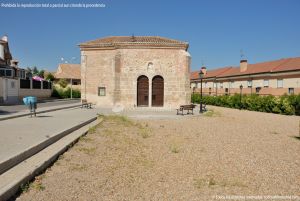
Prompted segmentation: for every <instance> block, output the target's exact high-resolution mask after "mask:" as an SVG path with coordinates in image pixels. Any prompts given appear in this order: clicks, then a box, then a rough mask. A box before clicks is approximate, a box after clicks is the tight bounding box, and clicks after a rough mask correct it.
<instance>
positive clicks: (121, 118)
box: [104, 115, 134, 126]
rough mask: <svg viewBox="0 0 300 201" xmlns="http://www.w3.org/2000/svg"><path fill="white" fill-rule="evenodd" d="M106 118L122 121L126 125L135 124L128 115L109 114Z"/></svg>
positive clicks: (107, 119)
mask: <svg viewBox="0 0 300 201" xmlns="http://www.w3.org/2000/svg"><path fill="white" fill-rule="evenodd" d="M104 119H105V120H106V121H113V122H116V123H121V124H122V125H124V126H132V125H134V123H133V121H131V120H130V119H129V118H128V117H126V116H122V115H108V116H105V117H104Z"/></svg>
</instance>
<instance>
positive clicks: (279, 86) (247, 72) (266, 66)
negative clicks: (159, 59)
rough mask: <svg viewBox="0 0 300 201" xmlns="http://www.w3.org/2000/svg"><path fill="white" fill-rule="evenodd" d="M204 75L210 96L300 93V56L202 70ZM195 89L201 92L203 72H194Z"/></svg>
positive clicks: (192, 75)
mask: <svg viewBox="0 0 300 201" xmlns="http://www.w3.org/2000/svg"><path fill="white" fill-rule="evenodd" d="M201 70H202V72H203V73H204V76H203V79H202V91H203V93H204V94H207V95H224V94H228V95H230V94H234V93H241V92H242V93H243V94H254V93H255V94H259V95H275V96H280V95H283V94H299V93H300V57H295V58H285V59H279V60H274V61H268V62H261V63H256V64H249V63H248V61H247V60H241V61H240V66H237V67H233V66H229V67H222V68H216V69H213V70H207V69H206V67H202V68H201ZM190 78H191V88H192V90H193V92H200V87H201V86H200V81H201V80H200V77H199V71H195V72H191V75H190Z"/></svg>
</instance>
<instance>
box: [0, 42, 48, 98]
mask: <svg viewBox="0 0 300 201" xmlns="http://www.w3.org/2000/svg"><path fill="white" fill-rule="evenodd" d="M18 63H19V62H18V61H17V60H15V59H13V57H12V55H11V52H10V50H9V42H8V37H7V36H3V37H2V38H1V39H0V104H14V103H18V102H19V101H20V100H21V99H22V98H23V97H24V96H36V97H38V98H48V97H50V96H51V93H52V85H51V83H50V82H48V81H42V82H38V81H34V80H32V79H31V78H30V77H29V73H28V72H27V71H26V70H25V69H23V68H20V67H19V66H18Z"/></svg>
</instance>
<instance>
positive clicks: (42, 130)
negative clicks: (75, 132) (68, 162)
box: [0, 108, 98, 174]
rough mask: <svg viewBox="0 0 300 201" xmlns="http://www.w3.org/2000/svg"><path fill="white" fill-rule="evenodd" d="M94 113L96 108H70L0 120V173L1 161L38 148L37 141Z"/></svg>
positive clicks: (3, 161) (72, 125)
mask: <svg viewBox="0 0 300 201" xmlns="http://www.w3.org/2000/svg"><path fill="white" fill-rule="evenodd" d="M97 113H98V110H97V109H85V108H83V109H81V108H72V109H65V110H59V111H54V112H48V113H43V114H38V115H37V117H32V118H30V117H28V116H26V117H20V118H16V119H8V120H5V121H0V174H1V164H2V168H3V164H5V161H8V160H10V159H13V158H18V157H19V156H20V154H24V153H25V152H26V151H27V150H29V149H31V148H32V147H37V148H41V147H38V146H39V145H40V144H41V143H43V142H45V141H47V140H49V139H52V138H54V137H55V136H56V135H62V134H63V132H64V131H66V130H68V129H70V128H73V127H76V126H78V125H80V124H82V123H84V122H86V121H88V120H89V119H92V118H94V117H96V116H97Z"/></svg>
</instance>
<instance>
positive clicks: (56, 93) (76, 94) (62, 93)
mask: <svg viewBox="0 0 300 201" xmlns="http://www.w3.org/2000/svg"><path fill="white" fill-rule="evenodd" d="M72 96H73V98H80V96H81V93H80V90H78V89H73V90H72ZM52 97H57V98H71V88H70V87H67V88H61V87H53V91H52Z"/></svg>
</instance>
